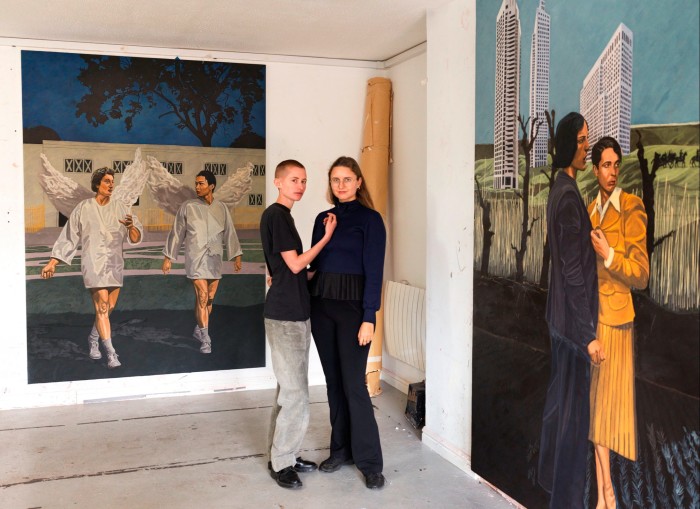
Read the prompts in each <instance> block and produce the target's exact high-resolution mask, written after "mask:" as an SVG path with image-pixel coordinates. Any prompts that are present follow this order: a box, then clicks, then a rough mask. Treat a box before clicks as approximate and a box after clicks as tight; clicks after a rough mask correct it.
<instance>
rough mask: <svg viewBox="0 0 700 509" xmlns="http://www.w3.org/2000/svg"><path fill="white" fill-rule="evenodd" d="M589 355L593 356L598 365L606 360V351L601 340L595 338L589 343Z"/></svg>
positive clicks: (592, 359) (593, 360) (593, 361)
mask: <svg viewBox="0 0 700 509" xmlns="http://www.w3.org/2000/svg"><path fill="white" fill-rule="evenodd" d="M588 355H590V357H591V362H592V363H593V364H595V365H596V366H600V363H601V362H603V361H604V360H605V351H604V350H603V344H602V343H601V342H600V340H598V339H594V340H593V341H591V342H590V343H588Z"/></svg>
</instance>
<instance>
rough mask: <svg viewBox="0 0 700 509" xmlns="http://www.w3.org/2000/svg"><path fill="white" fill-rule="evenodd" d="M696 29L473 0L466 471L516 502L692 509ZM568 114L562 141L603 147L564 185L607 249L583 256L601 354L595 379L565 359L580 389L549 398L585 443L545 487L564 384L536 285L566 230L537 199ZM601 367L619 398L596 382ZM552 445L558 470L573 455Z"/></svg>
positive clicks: (683, 6)
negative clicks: (589, 260) (570, 185)
mask: <svg viewBox="0 0 700 509" xmlns="http://www.w3.org/2000/svg"><path fill="white" fill-rule="evenodd" d="M699 16H700V14H699V6H698V3H697V2H694V1H690V0H683V1H674V2H668V1H661V2H655V3H644V4H640V3H639V2H634V1H632V0H622V1H618V2H613V3H611V2H605V1H604V0H592V1H589V2H585V3H581V2H574V1H573V0H548V1H546V2H545V0H520V1H516V0H499V1H498V2H494V1H490V0H483V1H482V0H477V67H476V72H477V84H476V86H477V101H476V142H477V146H476V164H475V169H476V170H475V175H474V176H473V178H475V204H476V205H475V217H474V230H475V247H474V260H475V263H474V303H475V304H474V364H473V366H474V367H473V380H474V383H473V387H474V394H473V411H472V415H473V436H472V469H473V470H474V472H476V473H477V474H479V475H480V476H482V477H483V478H485V479H486V480H487V481H489V482H491V483H493V484H494V485H495V486H497V487H498V488H499V489H501V490H503V491H504V492H505V493H507V494H508V495H510V496H511V497H513V498H514V499H515V500H517V501H518V502H519V503H521V504H523V505H525V506H527V507H532V508H535V507H548V506H549V504H550V492H552V491H556V490H557V489H558V488H557V487H556V483H557V482H559V484H560V485H561V484H563V483H565V482H566V483H569V484H570V485H574V484H575V483H576V482H578V480H581V484H580V486H581V489H580V492H578V493H579V494H580V497H579V496H578V495H569V497H570V498H569V499H567V500H565V501H564V502H562V499H561V498H559V499H558V501H557V502H555V503H554V505H555V506H557V507H587V508H588V507H590V508H592V507H598V508H600V507H612V506H613V503H615V502H616V504H617V507H639V508H649V507H658V508H661V507H664V508H666V507H679V508H680V507H700V479H699V477H698V472H699V471H700V460H699V451H700V416H699V413H698V398H699V396H700V391H699V385H700V373H699V368H698V365H699V363H698V359H699V358H700V353H699V350H700V348H699V341H700V339H699V338H700V328H699V325H698V324H699V314H698V311H699V309H700V290H699V288H698V280H699V274H698V267H699V265H700V260H699V256H700V240H699V236H698V234H699V233H700V232H699V231H698V223H699V221H700V209H699V204H698V196H699V191H700V186H699V183H700V178H699V176H700V123H699V120H700V105H699V100H700V99H699V97H700V90H699V83H700V69H699V66H698V62H699V61H700V52H699V44H700V40H699V38H698V32H697V30H698V25H699V21H700V20H699ZM569 112H579V113H580V114H581V115H583V117H584V118H585V126H586V129H587V131H586V132H584V131H583V128H582V127H581V128H580V129H579V128H576V130H574V133H573V137H572V138H571V143H572V144H573V145H572V146H573V147H574V148H576V147H582V146H583V145H584V144H585V145H587V146H586V147H584V149H583V150H585V149H586V148H588V146H590V147H594V146H595V145H596V143H597V142H600V144H598V147H603V148H600V149H599V150H600V152H599V156H600V154H602V158H601V157H598V158H596V155H595V150H593V151H591V150H590V149H589V151H588V153H587V157H586V158H585V160H584V163H583V165H582V167H581V168H578V169H576V171H574V172H573V173H574V175H575V181H574V183H575V186H576V187H577V188H578V190H579V192H580V195H581V197H582V201H581V210H583V211H584V213H583V214H582V215H581V216H580V217H581V221H582V222H585V221H584V219H583V218H586V219H585V220H586V221H589V226H588V228H589V230H588V232H586V233H585V235H586V239H588V238H590V237H591V235H590V233H589V232H590V229H591V228H593V229H594V235H598V234H599V232H602V235H604V236H606V242H607V244H606V245H607V248H606V249H603V250H602V252H605V253H610V257H609V258H607V257H606V258H605V259H603V257H602V255H600V254H598V252H596V251H595V247H594V246H593V249H592V251H591V252H593V253H594V255H595V257H596V262H595V263H594V267H597V270H594V271H593V278H594V281H595V282H596V287H597V289H598V294H597V295H596V297H597V298H598V300H596V301H595V303H594V305H595V309H596V311H597V312H594V314H595V315H596V316H595V319H596V321H597V322H598V323H599V324H603V325H605V327H607V329H605V330H603V329H601V327H600V326H598V328H597V329H596V328H595V327H594V330H595V331H596V332H595V333H596V335H597V338H601V339H600V344H604V345H605V347H604V348H605V350H606V353H607V358H606V360H605V361H602V362H601V364H600V367H596V368H593V367H592V366H593V362H592V360H591V358H590V356H587V355H589V354H588V352H586V351H585V350H581V351H579V352H578V353H577V355H578V357H577V359H578V360H577V361H576V362H580V361H581V359H582V358H583V359H585V360H584V366H585V370H584V371H582V374H581V376H583V375H584V374H585V375H586V377H587V378H588V382H587V383H590V387H591V388H590V389H588V390H587V392H586V393H585V394H584V397H578V399H573V396H572V397H571V398H569V395H567V394H564V393H563V392H561V393H560V394H559V397H560V398H562V400H563V399H566V398H569V400H568V401H569V402H572V401H573V402H574V406H573V407H570V408H573V410H572V411H573V412H580V414H579V416H580V418H578V419H569V421H568V422H569V423H573V424H572V425H575V426H578V427H580V428H581V429H583V431H582V433H583V435H584V436H585V439H584V440H583V443H584V445H583V447H584V449H582V450H583V453H582V455H583V462H582V463H576V465H578V466H574V463H573V462H572V463H570V464H567V465H566V466H562V465H558V466H557V467H556V471H555V473H554V476H555V481H554V484H555V486H554V489H553V488H552V479H551V476H552V470H551V465H550V468H549V471H548V468H547V467H548V462H549V461H550V459H551V457H550V456H549V455H550V454H551V443H550V442H548V441H547V443H543V440H542V437H543V423H545V422H546V419H547V418H549V417H550V415H544V414H545V406H547V409H548V410H547V411H550V409H551V408H553V407H552V405H551V400H550V399H548V394H547V390H548V387H550V389H551V388H554V389H553V391H556V390H558V389H562V388H564V387H566V383H565V382H562V380H564V378H565V377H566V380H574V378H573V375H572V372H567V371H566V370H563V371H562V369H563V368H562V365H561V364H560V363H558V362H559V361H557V365H556V366H555V365H554V364H555V363H554V362H553V359H558V360H561V357H557V355H559V350H558V349H557V352H555V353H553V346H552V345H554V344H555V342H554V341H555V340H554V339H551V337H550V330H549V327H548V323H547V321H546V320H545V313H546V309H547V299H548V296H549V297H551V296H550V295H549V294H550V293H552V290H551V283H552V276H551V273H552V272H553V271H556V270H561V267H562V265H564V266H566V267H571V266H572V265H566V264H567V263H569V259H568V258H565V257H564V255H562V254H561V253H563V252H564V251H562V250H561V249H560V250H559V251H557V252H555V251H554V248H552V246H550V245H549V241H548V235H547V232H548V228H549V229H552V232H553V233H552V232H550V233H551V235H550V237H551V236H554V237H556V238H558V237H557V235H559V234H558V233H557V232H558V231H563V230H564V227H563V226H562V223H556V225H554V226H553V225H549V224H548V223H547V218H548V217H555V216H548V213H547V203H548V200H549V199H550V191H552V190H553V189H555V188H556V186H557V185H558V182H559V179H561V178H563V176H562V174H565V173H566V171H565V169H566V168H557V167H555V166H556V165H554V164H553V161H554V160H558V161H561V160H562V159H565V157H564V154H563V151H561V150H560V153H559V154H558V153H557V150H559V148H558V147H561V146H560V145H558V144H557V143H555V139H557V137H556V128H557V126H558V124H559V122H560V121H561V120H562V119H564V118H565V116H566V115H567V114H568V113H569ZM567 121H568V119H567ZM563 124H566V122H564V123H563ZM564 132H565V130H564V129H562V133H564ZM581 135H584V136H583V137H581ZM563 136H564V135H563V134H562V137H563ZM577 136H578V137H577ZM606 137H611V138H614V139H615V140H616V142H617V145H618V146H619V149H616V148H615V147H613V146H612V145H609V146H607V148H605V147H606V145H605V144H606V143H608V142H607V141H605V140H603V141H601V139H604V138H606ZM562 139H563V138H562ZM577 144H578V145H577ZM618 151H619V156H618ZM571 154H572V156H574V157H575V155H574V154H575V153H574V152H573V149H572V153H571ZM557 156H558V157H559V159H557ZM608 156H610V158H609V159H606V157H608ZM574 160H575V159H574ZM569 161H571V163H570V164H571V166H572V167H573V166H574V162H573V160H572V159H571V158H569ZM605 161H607V162H605ZM566 164H569V162H566V163H564V165H562V166H565V165H566ZM605 165H607V166H605ZM604 168H607V169H605V170H604ZM613 169H614V170H613ZM578 170H581V171H578ZM605 171H607V172H608V173H607V175H610V172H613V171H614V175H613V177H611V178H610V177H608V180H605V174H606V173H605ZM601 175H602V176H601ZM567 178H569V177H567ZM606 186H607V187H606ZM552 196H554V197H556V196H558V195H556V194H553V193H552ZM552 200H553V201H554V200H555V198H552ZM608 202H609V203H608ZM557 203H559V202H557ZM606 203H607V204H608V206H607V208H606V207H605V204H606ZM628 203H634V204H635V205H634V207H635V210H636V212H635V213H634V214H636V215H634V216H633V213H632V212H630V210H631V206H630V208H629V209H628V208H627V206H626V205H625V204H628ZM598 206H600V208H598ZM633 217H634V218H636V219H633ZM635 221H636V222H635ZM632 224H634V225H636V229H635V228H632V226H630V225H632ZM568 227H569V226H568V225H567V228H568ZM582 231H583V230H582ZM582 245H583V244H582ZM591 245H593V242H592V241H591ZM565 247H566V246H565ZM582 249H589V250H590V249H591V247H586V246H584V248H582ZM618 262H619V263H618ZM623 266H624V267H625V268H623ZM565 276H566V277H568V276H569V274H566V275H565ZM572 277H573V276H572ZM596 278H597V280H596ZM564 302H565V299H564V298H563V297H562V298H561V300H560V301H559V302H558V303H556V304H557V305H559V306H564ZM579 305H580V306H581V307H580V308H579V309H580V310H581V314H583V313H584V311H583V309H584V308H585V307H586V302H585V299H584V301H582V302H579ZM555 307H556V306H555ZM622 310H625V313H626V315H625V317H624V318H621V319H619V320H617V322H615V325H614V326H608V324H610V323H613V320H612V319H611V318H610V317H611V315H616V316H617V315H620V314H623V313H622ZM576 319H578V317H574V319H573V320H576ZM567 330H568V329H567ZM601 330H603V332H601ZM607 330H612V331H616V332H614V333H613V332H610V333H608V332H606V331H607ZM620 331H622V332H620ZM618 333H619V337H622V338H623V339H619V337H618V336H615V335H614V334H618ZM608 334H609V335H608ZM604 337H605V339H603V338H604ZM590 339H592V338H590ZM556 341H560V340H559V339H557V340H556ZM563 341H564V342H567V341H569V340H568V339H567V338H564V340H563ZM569 342H570V343H571V344H572V345H574V342H573V341H569ZM556 344H557V345H559V344H560V343H556ZM619 345H625V348H626V350H624V351H622V347H621V346H619ZM574 346H575V345H574ZM574 346H572V349H575V348H574ZM557 348H559V347H558V346H557ZM618 348H619V349H620V352H622V353H620V352H618V351H617V349H618ZM581 356H583V357H581ZM620 359H624V361H625V364H624V367H621V366H622V364H621V363H620V361H619V360H620ZM605 363H608V364H605ZM613 363H614V364H613ZM603 365H605V366H606V369H607V370H608V371H606V373H612V374H611V375H610V380H612V379H616V377H618V375H619V377H620V379H623V377H624V379H625V380H629V383H628V385H626V386H624V387H625V388H624V389H623V388H622V387H623V386H622V385H613V382H608V381H604V377H603V373H604V371H603V367H602V366H603ZM611 366H614V367H611ZM572 369H573V368H572ZM553 375H557V377H555V378H550V376H553ZM577 376H578V375H577ZM606 376H607V375H606ZM569 377H571V378H569ZM578 379H579V378H576V380H578ZM605 380H608V378H605ZM550 384H551V385H550ZM606 384H610V385H606ZM603 386H605V387H606V388H605V390H606V391H607V392H606V393H605V394H606V396H605V397H606V398H609V399H606V400H605V401H606V402H607V403H606V405H607V408H606V409H605V410H601V408H603V406H602V404H601V401H603V400H602V399H601V398H602V397H601V396H600V394H601V392H599V391H602V390H603V389H601V387H603ZM586 387H588V386H586ZM562 390H563V389H562ZM549 397H550V398H551V397H552V394H551V393H550V395H549ZM559 402H560V403H561V401H559ZM579 404H582V406H581V405H579ZM576 405H579V407H578V408H577V407H576ZM583 407H585V408H586V409H588V410H589V411H590V412H591V414H592V415H593V417H592V418H591V419H589V418H588V417H586V415H587V414H586V413H585V412H583V411H582V410H581V409H582V408H583ZM559 408H560V409H561V408H562V407H559ZM588 410H587V411H588ZM559 415H560V416H562V415H564V413H560V414H559ZM623 417H624V418H623ZM567 418H568V417H567ZM563 419H564V417H562V421H560V427H559V428H558V431H559V432H561V433H560V435H559V437H562V436H567V433H569V430H567V429H565V428H564V427H563V426H561V422H563ZM623 421H625V422H623ZM601 423H603V424H601ZM545 428H546V426H545ZM601 428H603V431H601ZM600 435H604V436H605V438H601V436H600ZM622 435H624V440H623V439H622V438H620V437H621V436H622ZM545 436H548V435H547V434H546V432H545ZM579 436H581V434H580V433H579ZM548 440H549V439H548ZM622 441H624V442H625V444H626V445H624V446H623V445H621V443H620V442H622ZM561 442H564V443H563V445H562V443H560V448H559V449H557V450H556V453H557V454H561V456H562V457H564V455H566V454H570V453H571V448H573V447H575V446H574V444H573V443H566V441H565V440H562V441H561ZM593 442H595V444H596V445H594V443H593ZM606 451H607V452H606ZM606 454H607V459H606V458H605V456H606ZM605 465H607V466H608V467H609V474H608V473H607V472H601V468H602V467H601V466H605ZM543 477H547V478H543ZM557 477H558V478H559V481H556V479H557ZM545 487H546V488H547V489H545ZM567 489H568V488H567ZM573 492H574V491H573V490H572V491H570V492H569V493H573ZM554 496H557V495H556V494H555V495H554Z"/></svg>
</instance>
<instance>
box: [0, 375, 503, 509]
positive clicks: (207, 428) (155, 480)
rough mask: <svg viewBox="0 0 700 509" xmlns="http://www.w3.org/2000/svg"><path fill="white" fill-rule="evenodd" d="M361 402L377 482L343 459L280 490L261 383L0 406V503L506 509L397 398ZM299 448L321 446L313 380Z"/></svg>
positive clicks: (320, 412) (310, 454)
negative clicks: (440, 449)
mask: <svg viewBox="0 0 700 509" xmlns="http://www.w3.org/2000/svg"><path fill="white" fill-rule="evenodd" d="M383 388H384V392H383V394H381V395H380V396H378V397H376V398H374V399H373V400H372V401H373V403H374V405H375V407H376V410H375V415H376V417H377V422H378V424H379V432H380V435H381V439H382V447H383V450H384V465H385V470H384V474H385V476H386V478H387V485H386V486H385V487H384V489H383V490H379V491H375V490H368V489H367V488H365V486H364V482H363V477H362V475H361V474H360V472H359V471H358V470H357V469H356V468H355V467H354V466H345V467H343V468H342V469H341V470H339V471H338V472H335V473H332V474H323V473H320V472H318V471H317V472H312V473H309V474H301V478H302V481H303V482H304V487H303V488H302V489H300V490H286V489H283V488H280V487H278V486H277V484H276V483H275V482H274V481H273V480H272V479H271V478H270V476H269V474H268V471H267V457H266V452H265V444H266V440H267V429H268V422H269V416H270V408H271V407H270V402H271V400H272V397H273V391H271V390H265V391H246V392H234V393H221V394H213V395H204V396H185V397H173V398H160V399H149V400H138V401H121V402H105V403H92V404H86V405H77V406H67V407H52V408H40V409H31V410H12V411H1V412H0V458H1V461H0V508H2V509H15V508H17V509H21V508H24V509H28V508H31V509H39V508H68V507H78V508H83V507H84V508H88V507H89V508H100V509H109V508H119V509H131V508H159V507H167V508H168V509H176V508H188V509H190V508H196V509H199V508H205V507H206V508H256V509H257V508H276V509H281V508H284V509H295V508H308V509H314V508H322V507H323V508H326V507H332V508H333V509H344V508H358V509H359V508H382V509H392V508H397V509H398V508H401V509H404V508H423V507H436V508H451V507H463V508H484V509H486V508H488V509H497V508H512V507H513V506H512V505H511V504H509V503H508V502H507V501H506V500H505V499H503V498H502V497H501V496H499V495H498V494H497V493H496V492H494V491H493V490H492V489H491V488H489V487H488V486H486V485H484V484H480V483H479V482H478V481H476V480H475V479H473V478H472V477H471V476H469V475H467V474H466V473H464V472H462V471H461V470H459V469H458V468H456V467H455V466H453V465H452V464H450V463H449V462H447V461H446V460H444V459H442V458H441V457H440V456H438V455H437V454H436V453H434V452H433V451H431V450H430V449H428V448H427V447H425V446H423V445H422V443H421V441H420V437H419V432H416V431H415V430H414V429H413V428H412V427H411V426H410V425H409V424H408V422H407V421H406V419H405V417H404V415H403V412H404V408H405V405H406V396H405V395H404V394H402V393H401V392H399V391H397V390H396V389H393V388H392V387H390V386H388V385H386V384H385V385H384V386H383ZM311 401H312V404H311V422H310V425H309V431H308V433H307V435H306V439H305V442H304V446H303V451H302V455H303V456H304V457H305V458H307V459H310V460H314V461H316V462H320V461H322V460H323V459H325V458H326V456H327V454H328V436H329V425H328V405H327V402H326V394H325V387H312V388H311Z"/></svg>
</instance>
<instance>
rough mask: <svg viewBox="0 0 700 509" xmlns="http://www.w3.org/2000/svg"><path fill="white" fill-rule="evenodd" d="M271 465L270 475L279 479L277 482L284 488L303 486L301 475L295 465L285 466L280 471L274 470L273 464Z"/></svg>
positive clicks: (276, 479)
mask: <svg viewBox="0 0 700 509" xmlns="http://www.w3.org/2000/svg"><path fill="white" fill-rule="evenodd" d="M269 467H270V477H272V478H273V479H274V480H275V481H277V484H278V485H279V486H281V487H282V488H289V489H295V488H301V487H302V486H303V485H302V482H301V479H299V475H298V474H297V473H296V472H295V471H294V467H285V468H283V469H282V470H280V471H279V472H275V471H274V470H272V465H269Z"/></svg>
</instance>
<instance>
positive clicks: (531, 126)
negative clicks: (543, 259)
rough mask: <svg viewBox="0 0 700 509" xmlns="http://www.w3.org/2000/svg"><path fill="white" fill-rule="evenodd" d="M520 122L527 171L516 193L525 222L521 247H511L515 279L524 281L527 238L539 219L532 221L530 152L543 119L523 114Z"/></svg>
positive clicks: (519, 117)
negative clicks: (524, 116) (527, 116)
mask: <svg viewBox="0 0 700 509" xmlns="http://www.w3.org/2000/svg"><path fill="white" fill-rule="evenodd" d="M518 123H519V124H520V129H521V131H522V132H523V137H522V138H521V139H520V147H521V148H522V150H523V155H524V156H525V173H524V175H523V188H522V191H515V194H516V195H517V196H518V197H519V198H520V200H521V201H522V202H523V222H522V228H521V230H520V247H519V248H517V247H515V246H514V245H513V244H511V246H510V247H511V248H512V249H513V251H515V280H516V281H517V282H518V283H522V282H523V279H524V276H525V252H526V251H527V239H528V237H530V235H531V234H532V225H534V224H535V222H536V221H537V220H538V219H539V218H537V217H535V218H533V219H532V222H530V164H531V163H530V152H532V146H533V145H534V143H535V139H537V134H538V133H539V130H540V125H541V124H542V121H541V120H538V117H537V115H535V116H534V117H533V118H532V119H530V118H528V119H527V120H523V117H522V115H518ZM528 133H529V137H528Z"/></svg>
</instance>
